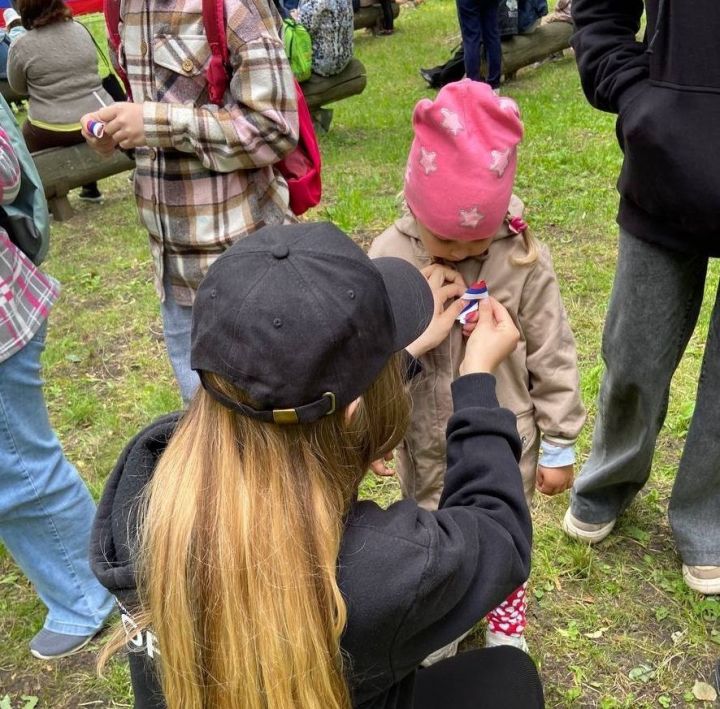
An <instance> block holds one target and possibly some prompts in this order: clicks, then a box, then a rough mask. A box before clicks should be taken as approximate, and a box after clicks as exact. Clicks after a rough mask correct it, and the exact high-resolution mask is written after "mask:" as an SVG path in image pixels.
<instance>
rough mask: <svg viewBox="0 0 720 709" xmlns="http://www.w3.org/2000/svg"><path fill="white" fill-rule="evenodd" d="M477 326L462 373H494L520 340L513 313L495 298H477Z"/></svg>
mask: <svg viewBox="0 0 720 709" xmlns="http://www.w3.org/2000/svg"><path fill="white" fill-rule="evenodd" d="M477 312H478V319H477V323H476V325H475V330H474V331H473V333H472V335H470V337H468V341H467V346H466V347H465V357H464V359H463V361H462V362H461V363H460V374H461V375H464V374H474V373H480V372H486V373H491V372H492V371H493V370H494V369H495V368H496V367H497V366H498V365H499V364H500V362H502V361H503V360H504V359H505V358H506V357H507V356H508V355H509V354H510V353H511V352H513V351H514V350H515V348H516V347H517V343H518V342H519V341H520V333H519V332H518V329H517V327H515V323H514V322H513V320H512V318H511V317H510V314H509V313H508V311H507V310H506V309H505V307H504V306H503V305H501V304H500V303H499V302H498V301H497V300H495V298H487V299H485V300H480V301H478V310H477Z"/></svg>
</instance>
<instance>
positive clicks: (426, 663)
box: [420, 628, 472, 667]
mask: <svg viewBox="0 0 720 709" xmlns="http://www.w3.org/2000/svg"><path fill="white" fill-rule="evenodd" d="M471 632H472V628H470V630H468V631H467V633H463V634H462V635H461V636H460V637H459V638H457V640H453V641H452V642H451V643H448V644H447V645H444V646H443V647H441V648H438V649H437V650H435V652H431V653H430V654H429V655H428V656H427V657H426V658H425V659H424V660H423V661H422V662H421V663H420V665H421V666H422V667H430V665H434V664H435V663H436V662H440V660H447V659H448V658H449V657H455V655H457V651H458V647H459V645H460V643H461V642H462V641H463V640H465V638H466V637H467V636H468V635H470V633H471Z"/></svg>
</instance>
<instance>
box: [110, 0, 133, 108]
mask: <svg viewBox="0 0 720 709" xmlns="http://www.w3.org/2000/svg"><path fill="white" fill-rule="evenodd" d="M121 1H122V0H103V13H104V15H105V27H106V28H107V34H108V40H109V41H110V46H111V47H112V48H113V51H114V52H115V54H116V55H119V54H120V49H121V47H120V45H121V44H122V40H121V39H120V3H121ZM115 70H116V72H117V75H118V76H119V77H120V80H121V81H122V82H123V85H124V86H125V91H126V93H127V96H128V100H130V101H132V92H131V91H130V82H129V81H128V78H127V74H126V73H125V69H124V68H123V67H122V66H121V64H120V58H119V56H118V60H117V62H116V63H115Z"/></svg>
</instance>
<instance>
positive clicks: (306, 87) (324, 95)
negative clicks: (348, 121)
mask: <svg viewBox="0 0 720 709" xmlns="http://www.w3.org/2000/svg"><path fill="white" fill-rule="evenodd" d="M366 84H367V71H366V70H365V65H364V64H363V63H362V62H361V61H360V60H359V59H355V58H354V57H353V58H352V59H351V60H350V63H349V64H348V65H347V66H346V67H345V68H344V69H343V70H342V71H341V72H340V73H339V74H335V76H319V75H318V74H313V75H312V76H311V77H310V78H309V79H308V80H307V81H303V83H302V84H300V85H301V86H302V90H303V93H304V94H305V100H306V101H307V104H308V108H309V109H310V113H311V114H312V116H313V119H314V121H315V124H316V127H317V126H319V127H320V128H321V129H322V130H324V131H327V130H328V129H329V128H330V121H331V120H332V110H331V109H329V108H326V107H325V106H326V105H327V104H329V103H333V102H334V101H340V100H341V99H344V98H347V97H348V96H355V95H357V94H361V93H362V92H363V91H364V90H365V85H366Z"/></svg>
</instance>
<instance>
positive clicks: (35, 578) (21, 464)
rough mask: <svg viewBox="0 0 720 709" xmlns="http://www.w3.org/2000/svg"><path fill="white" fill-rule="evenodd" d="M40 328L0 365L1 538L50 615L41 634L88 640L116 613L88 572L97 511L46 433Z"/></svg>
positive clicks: (54, 440)
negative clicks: (79, 637) (51, 633)
mask: <svg viewBox="0 0 720 709" xmlns="http://www.w3.org/2000/svg"><path fill="white" fill-rule="evenodd" d="M44 344H45V326H43V327H42V328H41V330H39V331H38V333H37V334H36V335H35V337H34V338H33V340H31V341H30V342H29V343H28V344H27V345H26V346H25V347H24V348H23V349H22V350H20V351H19V352H17V353H16V354H14V355H13V356H12V357H10V358H9V359H6V360H5V361H3V362H2V363H0V537H1V538H2V540H3V542H4V543H5V545H6V546H7V548H8V550H9V551H10V553H11V554H12V556H13V557H14V559H15V561H16V562H17V563H18V565H19V566H20V568H21V569H22V571H23V573H24V574H25V575H26V576H27V577H28V578H29V579H30V581H31V582H32V583H33V585H34V586H35V589H36V591H37V593H38V595H39V596H40V598H41V599H42V601H43V603H44V604H45V605H46V606H47V608H48V614H47V618H46V620H45V625H44V628H45V629H46V630H49V631H52V632H53V633H59V634H62V635H71V636H89V635H92V634H94V633H95V632H96V631H97V630H98V629H99V628H100V626H101V625H102V624H103V622H104V620H105V618H106V617H107V615H108V613H110V611H111V610H112V608H113V600H112V597H111V596H110V595H109V594H108V592H107V591H106V590H105V589H104V588H103V587H102V586H100V584H99V583H98V582H97V580H96V579H95V577H94V576H93V574H92V572H91V570H90V564H89V561H88V548H89V544H90V528H91V525H92V520H93V517H94V515H95V505H94V503H93V501H92V498H91V497H90V494H89V493H88V491H87V488H86V487H85V485H84V484H83V482H82V480H81V479H80V476H79V475H78V473H77V471H76V470H75V468H74V467H73V466H72V465H71V464H70V463H69V462H68V460H67V459H66V458H65V456H64V454H63V451H62V448H61V447H60V442H59V441H58V439H57V437H56V435H55V433H54V432H53V430H52V428H51V427H50V422H49V420H48V415H47V408H46V406H45V399H44V398H43V393H42V380H41V374H40V354H41V352H42V350H43V348H44Z"/></svg>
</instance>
